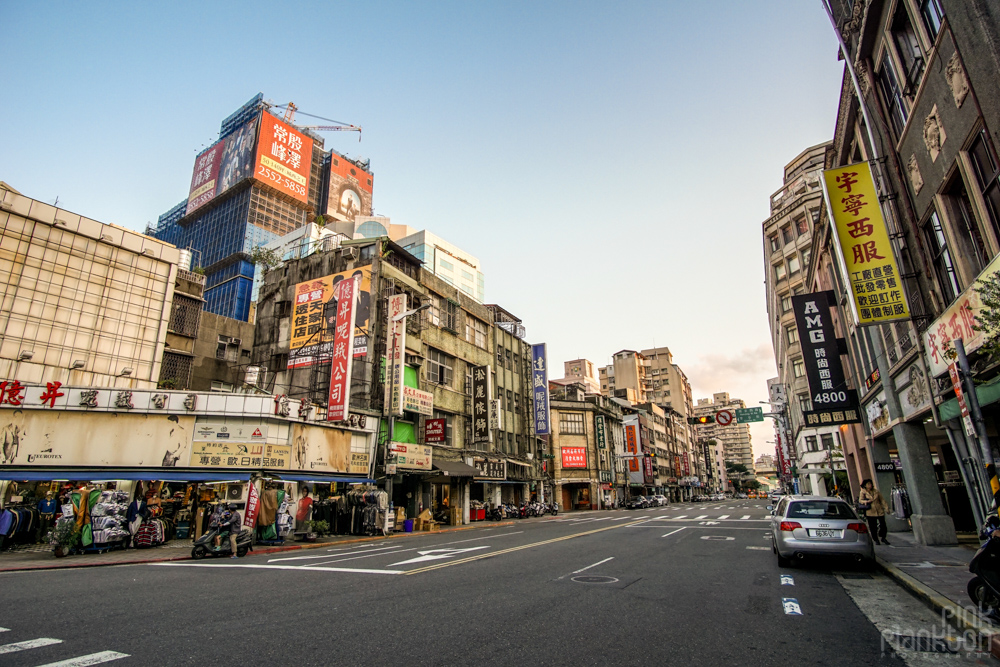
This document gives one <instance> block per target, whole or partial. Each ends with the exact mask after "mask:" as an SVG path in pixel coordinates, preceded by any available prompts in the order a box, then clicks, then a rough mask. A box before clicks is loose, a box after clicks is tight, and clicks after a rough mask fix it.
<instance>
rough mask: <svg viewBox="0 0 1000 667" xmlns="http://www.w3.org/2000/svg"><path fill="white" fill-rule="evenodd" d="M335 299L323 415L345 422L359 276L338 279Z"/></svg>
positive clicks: (349, 390) (348, 402) (349, 391)
mask: <svg viewBox="0 0 1000 667" xmlns="http://www.w3.org/2000/svg"><path fill="white" fill-rule="evenodd" d="M334 298H335V299H336V300H337V320H336V323H337V328H336V330H335V331H334V335H333V356H332V361H331V364H330V397H329V403H328V405H327V413H326V418H327V420H329V421H344V420H345V419H347V417H348V407H349V404H350V400H351V367H352V366H353V365H354V363H353V355H352V354H351V351H352V350H353V348H354V315H355V309H356V308H357V306H358V279H357V278H354V279H352V280H341V281H340V282H339V283H337V286H336V288H335V291H334Z"/></svg>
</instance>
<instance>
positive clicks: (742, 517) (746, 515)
mask: <svg viewBox="0 0 1000 667" xmlns="http://www.w3.org/2000/svg"><path fill="white" fill-rule="evenodd" d="M749 518H750V515H749V514H744V515H743V516H741V517H740V519H741V520H742V519H749Z"/></svg>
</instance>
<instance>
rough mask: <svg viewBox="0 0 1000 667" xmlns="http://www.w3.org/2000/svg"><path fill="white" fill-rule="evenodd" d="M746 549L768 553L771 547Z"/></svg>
mask: <svg viewBox="0 0 1000 667" xmlns="http://www.w3.org/2000/svg"><path fill="white" fill-rule="evenodd" d="M747 549H753V550H754V551H770V550H771V547H747Z"/></svg>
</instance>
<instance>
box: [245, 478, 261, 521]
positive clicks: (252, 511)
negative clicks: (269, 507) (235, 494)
mask: <svg viewBox="0 0 1000 667" xmlns="http://www.w3.org/2000/svg"><path fill="white" fill-rule="evenodd" d="M259 511H260V494H259V493H257V487H256V486H254V484H253V482H252V481H251V482H250V492H249V493H248V494H247V508H246V510H245V511H244V512H243V527H244V528H249V529H250V530H253V526H254V524H255V523H257V512H259Z"/></svg>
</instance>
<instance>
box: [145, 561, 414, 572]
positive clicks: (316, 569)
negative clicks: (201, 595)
mask: <svg viewBox="0 0 1000 667" xmlns="http://www.w3.org/2000/svg"><path fill="white" fill-rule="evenodd" d="M150 565H154V566H158V567H248V568H251V569H257V570H295V571H296V572H354V573H357V574H406V572H404V571H403V570H363V569H361V568H352V567H312V566H309V565H264V564H263V563H246V564H243V563H186V562H183V561H182V562H179V563H150Z"/></svg>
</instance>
